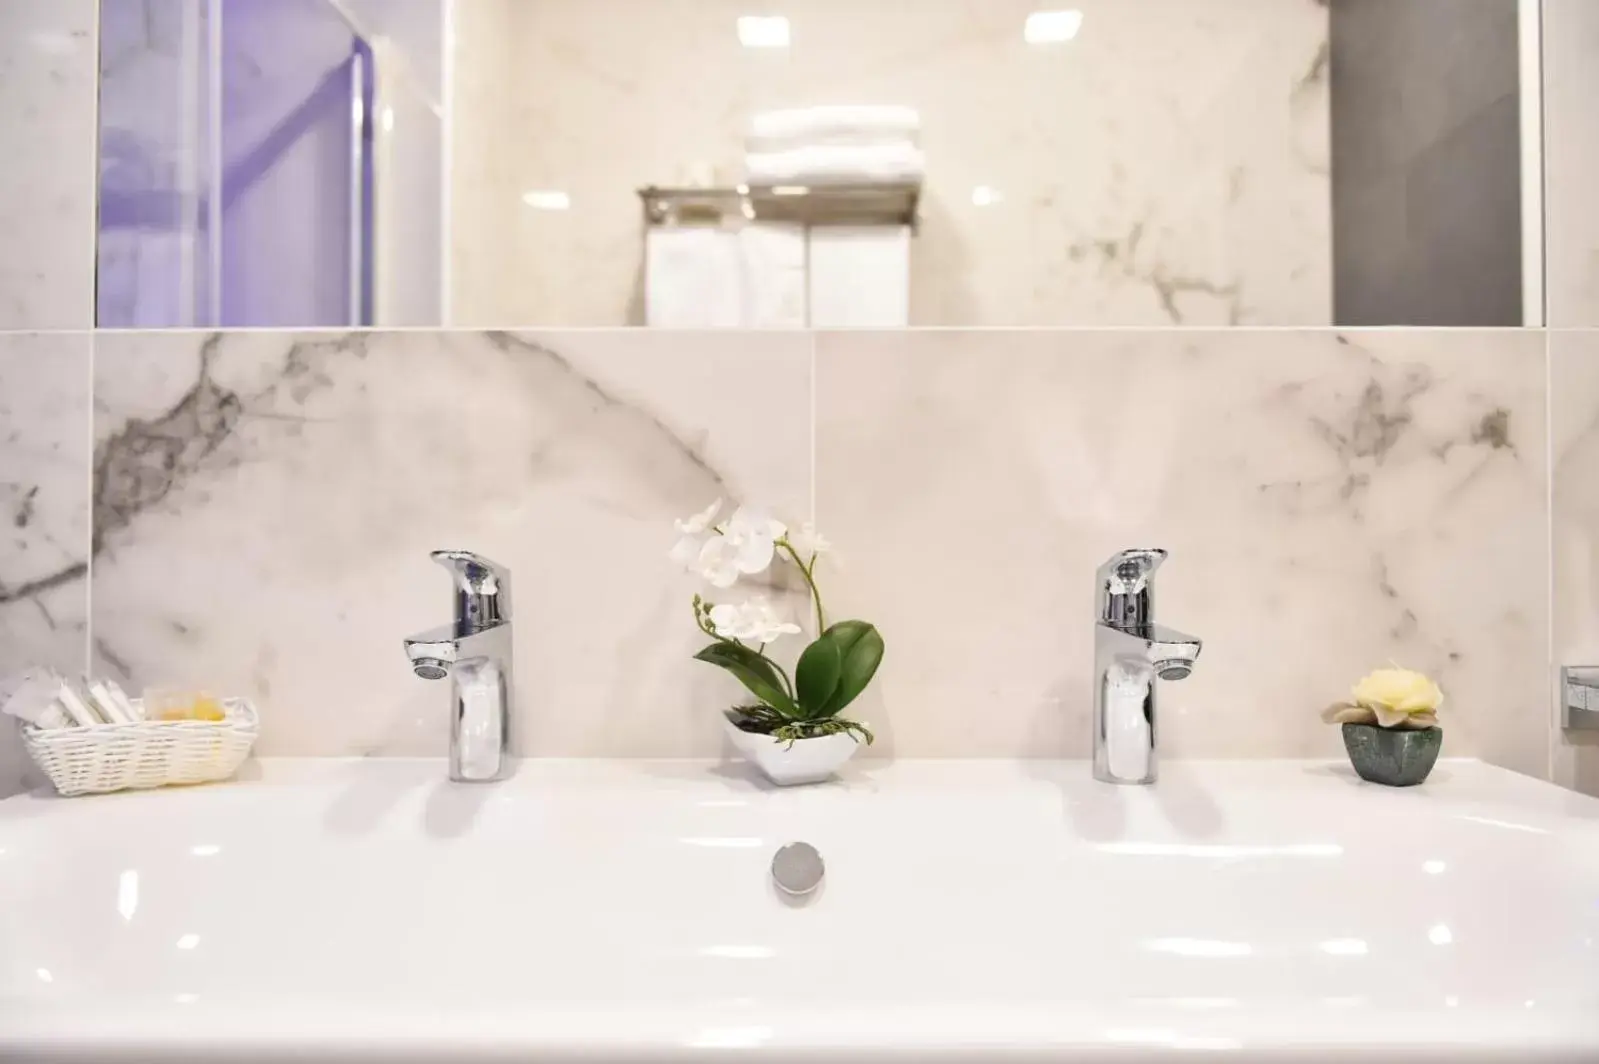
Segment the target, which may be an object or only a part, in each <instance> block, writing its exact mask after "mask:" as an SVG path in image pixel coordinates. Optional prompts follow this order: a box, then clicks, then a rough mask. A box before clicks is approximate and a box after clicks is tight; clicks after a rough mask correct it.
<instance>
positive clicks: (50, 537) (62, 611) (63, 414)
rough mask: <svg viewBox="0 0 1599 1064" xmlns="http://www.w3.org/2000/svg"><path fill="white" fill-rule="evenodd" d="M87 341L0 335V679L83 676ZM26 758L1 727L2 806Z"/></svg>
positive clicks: (6, 724) (5, 723) (82, 336)
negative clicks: (32, 669)
mask: <svg viewBox="0 0 1599 1064" xmlns="http://www.w3.org/2000/svg"><path fill="white" fill-rule="evenodd" d="M89 343H90V341H89V336H88V334H87V333H73V334H66V333H62V334H52V335H29V334H21V333H16V334H0V677H4V676H6V675H9V674H11V673H13V672H14V671H16V670H18V669H21V668H24V667H26V666H29V665H49V666H52V667H54V668H57V669H62V670H66V671H69V672H80V671H82V669H83V666H84V637H85V632H86V618H87V616H88V602H87V591H88V588H87V582H86V581H85V579H84V576H85V573H86V571H87V559H88V553H87V552H88V548H89V505H88V500H89V477H88V469H89V465H88V463H89ZM24 765H25V756H24V754H23V752H22V748H21V745H20V744H19V743H18V742H17V740H16V735H15V733H14V730H13V723H12V721H11V719H10V718H9V717H7V718H3V719H0V797H3V796H4V795H6V794H9V793H11V792H12V791H13V790H15V789H16V788H17V787H18V786H20V784H21V782H22V780H23V778H24V777H23V767H24Z"/></svg>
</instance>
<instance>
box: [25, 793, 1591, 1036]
mask: <svg viewBox="0 0 1599 1064" xmlns="http://www.w3.org/2000/svg"><path fill="white" fill-rule="evenodd" d="M249 771H250V773H251V774H252V775H253V776H254V777H255V778H253V779H251V780H249V781H246V782H242V783H238V784H234V785H226V786H217V787H209V788H199V789H192V790H184V791H164V792H152V793H142V794H132V795H118V796H110V797H103V798H82V799H74V800H57V799H50V798H43V797H33V796H24V797H20V798H14V799H10V800H7V801H4V802H0V1059H4V1060H13V1059H19V1058H21V1059H51V1060H127V1061H132V1060H153V1059H159V1060H175V1059H179V1058H188V1059H197V1060H202V1059H203V1060H206V1061H224V1060H290V1059H294V1060H304V1059H311V1058H314V1057H316V1056H328V1055H337V1056H340V1057H343V1058H347V1059H371V1060H373V1061H380V1060H381V1061H397V1060H417V1061H421V1060H441V1061H442V1060H449V1061H459V1060H467V1059H470V1058H476V1057H481V1058H495V1059H504V1060H509V1059H538V1060H563V1059H564V1060H575V1059H580V1058H581V1059H588V1060H618V1059H634V1060H654V1059H666V1058H672V1059H687V1058H691V1057H699V1056H704V1055H707V1054H709V1053H711V1051H712V1050H716V1051H719V1052H720V1053H721V1054H722V1055H726V1054H727V1053H728V1052H733V1053H734V1054H738V1053H739V1052H740V1051H744V1052H746V1053H753V1054H754V1055H756V1056H759V1057H761V1058H762V1059H764V1060H772V1061H779V1060H781V1061H786V1060H800V1059H818V1058H820V1057H821V1056H822V1055H823V1051H828V1050H831V1051H834V1052H833V1054H832V1055H833V1056H834V1058H835V1059H859V1058H864V1057H882V1058H887V1057H897V1058H903V1059H907V1060H922V1059H926V1058H928V1057H929V1056H941V1057H961V1058H965V1059H972V1060H981V1059H986V1058H988V1057H990V1056H991V1055H992V1052H993V1051H996V1050H1005V1051H1008V1052H1009V1053H1011V1054H1015V1055H1018V1056H1025V1057H1029V1058H1033V1059H1050V1060H1072V1061H1100V1060H1105V1061H1110V1060H1116V1061H1126V1060H1142V1059H1167V1058H1169V1057H1173V1056H1180V1057H1184V1058H1188V1057H1191V1056H1192V1055H1193V1054H1192V1052H1190V1051H1193V1050H1209V1051H1211V1053H1210V1055H1211V1056H1219V1057H1223V1058H1228V1059H1247V1060H1252V1061H1261V1062H1265V1061H1271V1062H1274V1064H1275V1062H1280V1061H1288V1060H1294V1061H1299V1060H1316V1061H1322V1060H1345V1059H1347V1060H1356V1059H1359V1060H1362V1061H1381V1060H1407V1061H1410V1060H1414V1061H1440V1062H1443V1061H1448V1062H1450V1064H1458V1062H1461V1061H1478V1060H1483V1061H1486V1060H1514V1061H1533V1060H1538V1061H1572V1062H1576V1061H1584V1062H1591V1061H1594V1060H1599V946H1596V942H1599V800H1595V799H1589V798H1584V797H1581V796H1579V795H1575V794H1571V793H1568V792H1565V791H1561V790H1558V789H1556V788H1554V787H1551V786H1548V785H1546V784H1542V783H1538V782H1535V781H1533V780H1530V779H1527V778H1524V777H1521V776H1517V775H1514V774H1512V773H1509V772H1505V771H1501V770H1498V769H1493V768H1489V767H1486V766H1483V765H1480V764H1477V763H1475V762H1460V761H1456V762H1444V763H1442V764H1440V766H1439V767H1438V769H1437V771H1436V772H1435V773H1434V775H1433V779H1432V781H1430V782H1429V783H1428V784H1427V785H1426V786H1424V787H1421V788H1417V789H1413V790H1408V791H1399V790H1388V789H1384V788H1379V787H1374V786H1371V785H1367V784H1362V783H1360V782H1359V781H1357V780H1356V779H1355V778H1354V777H1353V775H1352V774H1351V773H1349V771H1348V770H1347V768H1344V767H1341V766H1328V765H1321V764H1311V763H1300V762H1198V763H1189V764H1169V765H1167V766H1166V768H1165V778H1164V779H1163V780H1162V781H1161V783H1160V784H1159V785H1157V786H1155V787H1153V788H1115V787H1110V786H1106V785H1102V784H1096V783H1094V782H1093V781H1092V780H1091V779H1090V776H1089V771H1088V768H1087V766H1085V765H1083V764H1080V763H1058V762H1053V763H1052V762H1039V763H1034V764H1030V765H1015V764H1008V763H998V762H986V763H984V762H902V763H900V764H897V765H894V766H886V767H876V768H873V767H870V766H867V767H864V768H862V769H861V770H859V771H857V772H856V774H855V775H853V776H852V777H850V779H849V782H848V783H846V784H833V785H828V786H824V787H819V788H810V789H799V790H792V791H770V790H765V789H762V788H760V787H758V786H757V785H755V784H753V783H752V782H749V781H748V780H747V779H746V778H745V777H743V776H742V775H739V774H737V773H736V772H734V771H732V770H726V769H717V768H716V767H714V766H709V765H703V764H698V763H686V762H527V763H524V764H523V765H522V766H521V767H520V770H519V773H518V775H517V776H516V778H514V779H512V780H510V781H508V782H505V783H501V784H496V785H487V786H470V785H451V784H448V783H446V782H445V781H444V780H443V775H444V772H443V767H442V763H439V762H418V761H361V762H349V761H319V762H313V761H278V762H272V761H268V762H264V763H262V764H261V765H260V766H258V767H252V768H251V769H250V770H249ZM796 839H800V840H805V841H808V842H810V843H812V844H814V845H815V846H816V847H817V848H818V849H819V850H820V851H821V853H822V855H823V857H824V858H825V859H826V861H827V868H828V874H827V881H826V883H825V885H824V887H823V889H822V891H821V893H820V895H819V896H817V897H814V898H813V899H811V900H810V901H809V902H808V903H806V904H803V905H795V904H793V903H786V902H785V901H784V900H782V899H780V897H779V896H778V895H777V893H776V892H775V891H774V890H773V889H772V887H771V884H770V881H769V874H768V869H769V864H770V861H771V857H772V854H773V851H775V850H776V849H777V847H778V846H780V845H781V844H783V843H785V842H788V841H791V840H796ZM839 1050H847V1051H848V1052H847V1053H845V1054H844V1055H843V1056H840V1055H839V1053H838V1052H837V1051H839Z"/></svg>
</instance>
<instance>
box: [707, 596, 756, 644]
mask: <svg viewBox="0 0 1599 1064" xmlns="http://www.w3.org/2000/svg"><path fill="white" fill-rule="evenodd" d="M709 616H710V619H711V628H712V630H713V631H715V632H716V634H717V635H719V636H721V637H722V638H723V639H748V638H749V637H750V631H749V629H748V627H747V625H746V624H745V618H744V607H742V606H735V605H733V604H732V603H730V602H723V603H720V604H718V605H715V606H712V607H711V612H710V614H709Z"/></svg>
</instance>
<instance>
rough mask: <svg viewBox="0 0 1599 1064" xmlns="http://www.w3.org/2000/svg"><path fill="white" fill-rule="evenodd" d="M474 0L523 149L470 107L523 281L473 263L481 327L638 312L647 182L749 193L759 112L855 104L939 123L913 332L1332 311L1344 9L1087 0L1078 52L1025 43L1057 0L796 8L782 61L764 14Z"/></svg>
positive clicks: (467, 155)
mask: <svg viewBox="0 0 1599 1064" xmlns="http://www.w3.org/2000/svg"><path fill="white" fill-rule="evenodd" d="M483 2H484V4H485V5H488V0H483ZM472 6H473V5H460V7H459V10H460V14H461V15H462V16H463V18H465V17H471V19H472V20H473V22H474V23H476V24H479V25H480V24H481V20H483V19H485V18H487V19H488V20H489V21H493V20H494V15H495V12H497V11H498V12H500V17H501V18H502V20H503V19H504V18H506V17H508V19H509V26H510V30H509V33H508V35H507V36H506V37H505V38H504V40H505V41H509V44H510V49H511V58H512V62H511V63H510V66H509V78H508V80H503V81H500V82H498V83H497V85H496V88H497V90H498V92H499V94H501V96H508V97H509V99H510V104H511V106H510V111H511V114H510V123H509V125H510V128H512V129H514V130H516V135H515V136H513V137H506V136H505V135H504V128H505V127H504V126H503V125H501V124H500V123H497V122H479V121H477V120H475V119H474V118H473V117H472V115H471V114H470V113H466V112H463V114H464V119H465V124H463V126H462V128H461V129H460V130H458V133H457V138H456V150H457V151H456V160H457V162H456V175H457V183H458V189H459V188H464V187H466V186H469V185H470V186H474V187H477V188H479V189H481V191H482V193H483V195H482V196H480V197H478V198H476V199H475V200H474V206H473V207H472V210H473V211H474V212H476V213H479V214H481V213H488V214H490V215H491V216H492V217H493V218H495V219H496V220H497V223H498V224H497V228H495V229H494V230H492V231H491V232H490V233H489V234H488V235H489V237H490V238H491V239H492V238H493V237H494V236H495V235H496V234H498V236H499V238H500V239H499V242H498V244H497V245H496V250H495V251H494V254H496V255H500V256H503V257H504V258H505V259H506V260H507V261H508V262H509V263H510V264H511V267H512V268H509V269H504V270H501V271H499V272H498V273H495V274H491V275H487V276H485V274H484V272H483V271H482V270H477V271H476V272H474V269H473V266H472V264H458V265H457V267H456V274H457V279H458V281H457V285H456V289H455V291H456V293H457V295H456V300H455V303H456V306H457V309H458V313H457V315H456V316H455V318H454V319H453V320H454V323H455V324H458V325H464V326H500V325H504V324H506V323H508V322H510V323H521V324H534V325H549V326H567V325H620V324H625V323H627V322H629V321H636V320H638V318H639V308H640V307H641V306H642V300H641V298H640V295H639V285H640V265H641V261H642V258H641V257H642V247H643V237H642V232H641V228H640V227H641V222H640V210H639V205H638V200H637V197H636V195H635V190H636V189H638V188H639V187H641V186H643V185H647V184H651V183H655V184H672V183H679V184H681V183H683V182H684V181H685V180H687V179H688V177H689V176H690V175H692V173H693V172H695V171H696V170H705V169H710V170H713V171H715V172H717V173H718V174H719V175H720V179H721V180H723V181H725V182H726V183H730V184H731V183H736V181H737V180H738V176H739V174H740V173H741V167H742V129H743V126H744V124H745V122H746V121H747V119H748V116H749V115H750V114H751V113H753V112H755V111H758V110H762V109H766V108H771V107H784V106H800V105H808V104H817V103H841V102H842V103H859V102H867V103H879V102H888V103H904V104H910V105H913V106H915V107H917V108H919V110H920V112H921V115H922V119H923V126H924V133H923V141H924V145H925V148H926V150H927V154H928V180H927V190H926V196H925V200H924V206H923V215H924V225H923V226H922V229H921V232H920V233H919V235H918V237H917V240H916V242H915V245H914V252H913V262H912V282H911V291H912V306H911V322H912V324H919V325H1040V324H1056V325H1058V324H1070V325H1096V324H1105V325H1169V324H1191V325H1209V324H1226V323H1229V322H1242V323H1251V324H1286V325H1314V324H1325V323H1327V322H1329V321H1331V320H1332V319H1331V302H1332V291H1331V288H1332V286H1331V250H1330V239H1329V228H1330V225H1329V217H1328V216H1329V212H1330V190H1329V180H1328V161H1327V160H1328V136H1329V133H1328V94H1327V83H1326V82H1327V76H1326V75H1327V56H1328V36H1327V10H1326V3H1325V0H1207V2H1206V3H1204V4H1195V3H1192V2H1191V0H1081V2H1079V3H1075V4H1073V5H1072V6H1073V7H1075V8H1078V9H1080V10H1081V12H1082V14H1083V23H1082V28H1081V31H1080V32H1079V33H1078V35H1077V37H1076V39H1074V40H1072V41H1069V42H1061V43H1058V44H1053V45H1035V44H1028V43H1027V42H1026V41H1024V39H1023V26H1024V24H1025V22H1026V19H1027V16H1028V15H1029V14H1030V13H1032V12H1033V11H1034V10H1035V9H1036V8H1037V4H1036V3H1033V2H1032V0H982V2H976V0H929V2H924V3H919V4H916V5H914V6H915V13H914V15H911V14H908V13H907V7H906V5H905V4H903V3H900V2H898V0H788V2H786V3H784V4H783V5H781V14H783V15H784V16H785V17H786V18H787V19H788V21H789V25H790V32H791V46H790V47H788V48H777V49H754V48H745V47H742V46H741V45H740V42H739V39H738V35H737V33H736V25H737V20H738V18H739V16H741V15H747V14H749V13H750V11H749V5H748V4H746V3H744V2H743V0H656V2H652V3H650V4H640V3H637V2H636V0H524V2H521V3H517V4H514V5H512V7H511V8H510V10H509V11H508V12H504V11H502V10H501V9H499V8H495V7H493V5H488V10H487V11H486V12H484V13H479V12H477V11H475V10H470V8H471V7H472ZM466 47H467V46H466V44H465V37H464V36H463V45H462V54H463V55H464V54H468V52H467V50H466ZM503 48H504V44H503V43H502V44H501V45H500V50H501V51H503ZM474 54H475V53H474ZM484 54H485V55H486V56H489V57H490V58H489V59H488V60H487V62H488V64H489V68H492V67H493V64H494V63H495V62H498V61H499V59H498V58H495V57H497V56H498V55H499V52H496V51H490V52H485V53H484ZM476 67H477V64H476V63H472V64H466V63H463V64H460V65H459V67H458V69H459V73H460V77H461V78H462V79H463V87H462V88H461V89H460V90H459V95H460V98H461V99H462V100H466V99H469V98H472V97H473V96H474V95H475V94H474V92H473V91H472V86H473V85H476V84H478V83H480V82H481V81H482V77H483V74H482V72H481V71H480V70H478V69H476ZM1178 71H1180V74H1177V73H1175V72H1178ZM507 86H509V87H508V88H507ZM491 102H492V103H493V104H494V106H503V105H504V100H503V99H500V100H496V101H491ZM468 126H470V129H469V128H468ZM474 130H475V131H476V132H473V131H474ZM502 171H503V172H502ZM507 174H508V180H507V179H506V177H507ZM526 190H559V191H564V192H566V193H567V194H568V196H569V198H570V209H566V210H557V211H545V210H535V209H530V208H528V207H525V206H523V205H522V203H521V202H520V197H521V195H522V193H523V192H524V191H526ZM978 190H986V191H983V192H979V191H978ZM458 202H459V197H458ZM457 246H458V248H459V247H461V246H462V245H461V244H460V243H459V242H458V244H457ZM471 250H473V252H474V253H475V254H476V255H478V256H482V255H483V254H484V252H483V250H482V245H481V243H480V244H478V245H475V246H473V247H472V249H471ZM469 277H473V278H483V282H484V283H487V284H490V285H493V286H494V288H493V289H485V288H484V287H482V283H479V282H472V283H469V282H468V281H467V278H469ZM491 315H494V316H491Z"/></svg>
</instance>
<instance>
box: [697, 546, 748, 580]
mask: <svg viewBox="0 0 1599 1064" xmlns="http://www.w3.org/2000/svg"><path fill="white" fill-rule="evenodd" d="M690 568H692V569H693V571H694V572H696V573H698V574H699V575H700V576H701V577H703V578H704V579H705V581H706V583H708V584H710V585H711V586H712V587H732V586H733V585H734V584H736V583H737V582H738V574H739V546H738V544H737V543H734V542H733V541H732V540H731V539H730V538H729V537H727V536H712V537H711V538H710V539H708V540H706V541H705V542H704V544H702V545H701V546H700V549H699V553H698V554H697V555H696V556H695V558H694V563H693V565H692V566H690Z"/></svg>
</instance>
